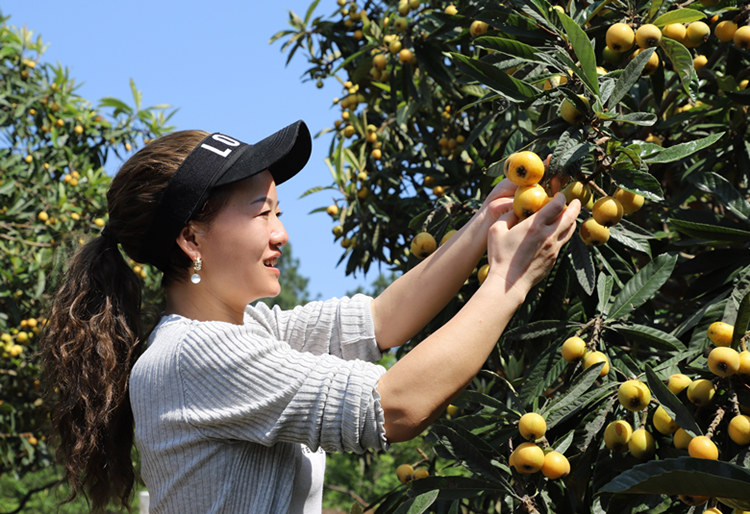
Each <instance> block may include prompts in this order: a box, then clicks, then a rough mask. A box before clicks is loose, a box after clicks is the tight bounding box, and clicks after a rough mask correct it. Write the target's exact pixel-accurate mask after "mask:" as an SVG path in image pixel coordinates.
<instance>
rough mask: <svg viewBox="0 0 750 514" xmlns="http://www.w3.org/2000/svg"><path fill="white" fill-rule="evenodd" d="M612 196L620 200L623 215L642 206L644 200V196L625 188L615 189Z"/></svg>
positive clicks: (631, 212)
mask: <svg viewBox="0 0 750 514" xmlns="http://www.w3.org/2000/svg"><path fill="white" fill-rule="evenodd" d="M612 197H613V198H614V199H615V200H617V201H618V202H620V205H621V206H622V213H623V215H628V214H633V213H634V212H636V211H637V210H638V209H640V208H641V207H643V203H644V202H645V198H644V197H643V196H641V195H639V194H638V193H633V192H631V191H628V190H626V189H618V190H617V191H615V193H614V194H613V195H612Z"/></svg>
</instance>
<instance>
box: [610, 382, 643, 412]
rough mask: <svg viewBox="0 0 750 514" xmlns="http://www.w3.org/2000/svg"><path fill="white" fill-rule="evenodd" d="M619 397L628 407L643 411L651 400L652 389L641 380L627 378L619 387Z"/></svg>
mask: <svg viewBox="0 0 750 514" xmlns="http://www.w3.org/2000/svg"><path fill="white" fill-rule="evenodd" d="M617 399H618V400H619V401H620V405H622V406H623V407H625V408H626V409H628V410H630V411H633V412H636V411H641V410H643V409H645V408H646V407H647V406H648V404H649V403H650V402H651V391H650V390H649V388H648V386H647V385H646V384H644V383H643V382H641V381H640V380H626V381H625V382H623V383H622V384H620V387H619V388H618V389H617Z"/></svg>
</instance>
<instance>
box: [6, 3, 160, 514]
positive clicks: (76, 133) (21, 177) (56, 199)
mask: <svg viewBox="0 0 750 514" xmlns="http://www.w3.org/2000/svg"><path fill="white" fill-rule="evenodd" d="M43 49H44V44H43V42H42V40H41V38H39V37H36V38H35V37H34V36H33V34H32V32H31V31H30V30H28V29H25V28H24V29H16V28H14V27H12V26H11V25H9V23H8V18H5V17H2V16H0V479H3V480H5V478H7V477H14V478H15V480H16V481H19V483H22V480H23V478H24V477H25V476H26V475H29V474H32V473H35V472H37V471H39V470H43V469H46V468H50V469H51V466H52V464H53V461H54V459H53V456H52V455H51V453H50V451H49V450H48V448H47V444H46V437H45V436H44V434H45V433H46V432H47V430H46V420H47V417H46V410H45V406H44V402H43V399H42V397H43V394H42V385H41V384H40V369H39V359H38V357H37V352H36V341H37V339H38V335H39V334H40V333H41V331H42V330H44V324H45V311H46V309H47V308H48V306H49V304H50V298H49V294H51V292H52V291H54V289H55V285H56V281H58V280H59V278H60V276H61V274H62V273H63V272H64V270H65V269H66V262H65V260H66V259H67V258H68V257H69V256H70V255H72V252H73V249H74V248H75V247H77V246H79V245H80V244H82V243H83V242H84V241H86V240H87V239H88V238H90V237H93V236H95V235H98V234H99V232H100V231H101V229H102V227H103V226H104V224H105V222H106V197H105V194H106V191H107V189H108V187H109V182H110V176H109V175H108V174H107V173H106V171H105V165H106V164H107V163H109V162H111V161H112V160H115V162H116V161H117V159H120V158H121V157H123V156H125V155H126V154H128V153H130V152H131V150H132V149H133V147H136V146H138V145H140V144H142V143H143V142H144V141H145V140H148V139H150V138H153V137H155V136H158V135H160V134H162V133H164V132H165V131H166V130H168V129H169V128H168V127H167V126H166V125H165V124H166V122H167V121H168V119H169V114H168V113H166V112H165V108H166V107H165V106H156V107H146V108H143V107H141V102H140V93H139V92H138V91H137V90H136V89H135V86H134V84H132V83H131V86H132V90H133V97H134V107H131V106H129V105H127V104H126V103H124V102H122V101H120V100H118V99H116V98H104V99H102V100H101V101H100V102H99V104H98V106H96V107H94V106H93V105H92V104H91V103H90V102H88V101H87V100H85V99H84V98H82V97H80V96H78V94H76V83H75V81H74V80H73V79H72V78H71V77H70V76H69V72H68V70H67V69H66V68H64V67H62V66H61V65H52V64H49V63H46V62H44V61H43V60H42V53H43ZM132 264H133V267H134V269H135V270H136V271H138V272H139V273H140V275H141V277H142V278H143V280H144V286H145V288H144V307H146V311H155V310H156V309H157V304H158V302H159V301H160V299H159V298H158V296H157V293H156V291H157V289H158V288H157V287H156V285H157V284H156V280H157V277H156V275H155V274H154V273H151V272H150V271H149V269H148V268H147V267H145V266H141V265H139V264H137V263H132ZM59 476H60V475H57V477H58V478H59ZM52 478H53V480H52V482H49V483H48V484H47V485H46V487H51V486H53V485H56V483H57V482H56V481H55V480H54V478H55V474H54V473H53V474H52ZM4 483H6V482H4ZM2 489H3V491H2V493H0V504H1V505H2V507H3V508H2V510H3V511H6V512H18V511H21V510H23V508H24V505H25V504H26V502H28V501H29V500H30V499H31V495H30V494H29V491H28V489H29V488H25V489H24V488H23V487H21V488H16V487H13V488H11V487H7V488H6V487H3V488H2ZM11 489H12V490H11ZM40 489H44V487H41V488H40ZM59 499H61V498H58V500H59Z"/></svg>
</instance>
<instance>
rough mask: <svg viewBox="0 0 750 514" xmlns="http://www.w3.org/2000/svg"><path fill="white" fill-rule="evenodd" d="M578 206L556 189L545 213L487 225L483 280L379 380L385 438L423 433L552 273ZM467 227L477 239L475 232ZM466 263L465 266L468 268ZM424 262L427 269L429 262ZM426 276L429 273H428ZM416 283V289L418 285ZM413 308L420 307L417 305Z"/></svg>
mask: <svg viewBox="0 0 750 514" xmlns="http://www.w3.org/2000/svg"><path fill="white" fill-rule="evenodd" d="M579 210H580V203H579V202H578V201H577V200H574V201H573V202H572V203H571V205H570V206H568V207H567V208H566V207H565V198H564V197H563V195H562V194H560V193H558V194H557V195H556V196H555V198H554V199H553V200H552V201H550V202H549V203H548V204H547V205H546V206H545V207H544V208H543V209H542V210H540V211H539V212H538V213H536V214H535V215H534V216H531V217H530V218H527V219H526V220H524V221H522V222H520V223H517V218H516V216H515V214H513V212H512V210H511V211H506V212H505V213H504V214H502V215H501V216H500V218H499V219H497V221H495V222H494V223H492V224H491V226H490V228H489V231H488V238H487V241H488V247H487V253H488V259H489V262H490V271H489V274H488V276H487V279H486V280H485V281H484V283H483V284H482V286H481V287H480V288H479V289H478V290H477V291H476V293H474V295H473V296H472V298H471V299H470V300H469V301H468V302H467V303H466V305H464V307H463V308H462V309H461V310H460V311H459V312H458V313H457V314H456V315H455V316H454V317H453V318H452V319H451V320H450V321H449V322H448V323H446V324H445V325H443V326H442V327H441V328H440V329H438V330H437V331H435V332H434V333H433V334H431V335H430V336H429V337H427V338H426V339H425V340H424V341H422V342H421V343H420V344H419V345H417V346H416V347H415V348H414V349H412V350H411V351H410V352H409V353H407V354H406V355H405V356H404V357H402V358H401V359H400V360H399V361H398V362H397V363H396V364H395V365H394V366H393V367H392V368H390V369H389V370H388V371H387V372H386V373H385V375H383V377H381V379H380V381H379V383H378V392H379V393H380V395H381V405H382V407H383V410H384V412H385V429H386V437H387V438H388V440H389V441H390V442H397V441H404V440H408V439H411V438H412V437H414V436H416V435H418V434H419V433H421V432H422V430H424V428H425V427H426V426H427V425H428V424H429V423H431V422H432V421H433V420H434V419H435V418H436V417H437V416H439V415H440V413H441V412H442V411H443V409H444V408H445V406H446V405H447V404H448V403H449V402H450V401H451V400H452V399H453V398H454V397H455V396H456V395H458V394H459V393H460V392H461V390H462V389H463V388H464V387H465V386H466V385H467V384H468V383H469V381H470V380H471V379H472V378H473V377H474V376H475V375H476V374H477V372H478V371H479V370H480V369H481V367H482V365H483V364H484V362H485V360H486V359H487V356H488V355H489V354H490V352H491V351H492V348H493V347H494V345H495V343H496V342H497V340H498V338H499V337H500V335H501V334H502V331H503V330H504V329H505V326H506V325H507V324H508V321H509V320H510V318H511V316H512V315H513V313H514V312H515V310H516V309H517V308H518V307H519V306H520V305H521V303H522V302H523V301H524V298H525V297H526V294H527V293H528V291H529V290H530V288H531V287H532V286H533V285H534V284H536V283H537V282H538V281H539V280H541V279H542V278H543V277H544V275H545V274H546V273H547V272H548V271H549V269H550V268H551V266H552V264H553V263H554V261H555V259H556V257H557V254H558V252H559V251H560V248H561V247H562V245H563V244H564V243H565V242H566V241H567V240H568V239H569V238H570V237H571V235H572V234H573V232H574V231H575V226H576V224H575V220H576V217H577V215H578V212H579ZM475 230H476V232H474V231H475ZM468 232H469V233H471V234H473V235H475V236H476V234H477V233H479V232H480V230H479V229H476V228H472V229H471V230H469V231H468ZM467 235H468V234H467ZM458 244H460V246H461V247H465V246H464V245H466V246H468V243H458ZM447 252H451V249H450V248H447V249H446V253H447ZM475 255H476V254H473V255H472V258H473V257H474V256H475ZM434 260H437V261H438V262H440V264H439V266H440V267H449V266H450V262H448V263H447V264H443V263H442V262H441V261H440V260H439V256H438V259H434ZM445 260H446V261H449V259H445ZM468 260H469V259H468V258H467V263H463V264H464V265H468ZM423 264H426V266H425V267H428V268H429V266H430V262H429V261H428V262H426V263H423ZM424 273H425V274H426V275H427V276H434V275H431V274H430V272H429V271H425V272H424ZM436 279H437V277H436ZM414 287H415V288H417V289H418V287H417V286H416V284H415V285H414ZM384 294H385V293H384ZM425 296H427V297H429V294H427V295H425ZM412 301H418V300H416V299H415V300H412ZM425 301H428V302H431V301H432V300H428V299H425ZM412 310H414V311H419V306H415V307H414V308H413V309H412ZM399 319H403V318H402V317H401V316H399ZM381 321H382V320H381ZM392 324H397V323H396V322H395V321H394V322H392ZM410 328H411V327H410Z"/></svg>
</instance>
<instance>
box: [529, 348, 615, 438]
mask: <svg viewBox="0 0 750 514" xmlns="http://www.w3.org/2000/svg"><path fill="white" fill-rule="evenodd" d="M603 366H604V363H603V362H597V363H596V364H594V365H593V366H591V367H590V368H588V369H585V370H584V371H583V372H582V373H581V374H580V375H578V377H576V379H575V380H574V381H573V383H572V384H570V387H569V388H568V390H567V391H565V393H564V394H561V395H560V396H558V397H557V399H555V400H553V401H552V402H550V403H548V404H547V405H545V406H544V407H543V408H542V409H541V411H540V414H541V415H542V416H544V417H545V419H547V427H548V428H551V427H552V424H551V423H550V421H549V418H550V417H551V414H553V413H554V412H555V411H560V410H561V409H564V408H565V407H567V406H569V405H571V404H574V403H575V402H576V400H577V399H578V398H579V397H580V396H583V394H584V393H585V392H586V391H588V390H589V388H590V387H591V385H592V384H593V383H594V382H595V381H596V379H597V378H599V372H600V371H601V370H602V367H603Z"/></svg>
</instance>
